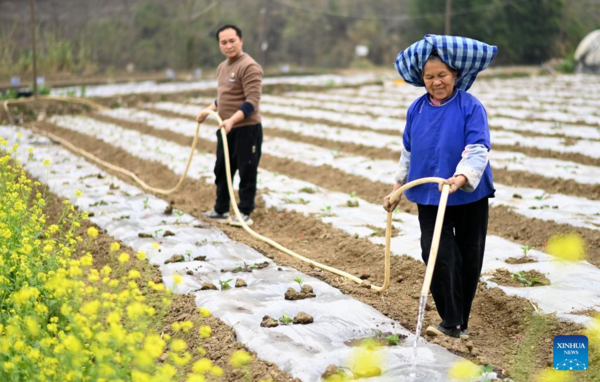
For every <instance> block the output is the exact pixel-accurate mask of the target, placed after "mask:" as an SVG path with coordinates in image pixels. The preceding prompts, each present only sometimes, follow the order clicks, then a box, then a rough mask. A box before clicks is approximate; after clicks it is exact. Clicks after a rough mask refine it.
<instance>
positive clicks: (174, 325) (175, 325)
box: [171, 322, 181, 332]
mask: <svg viewBox="0 0 600 382" xmlns="http://www.w3.org/2000/svg"><path fill="white" fill-rule="evenodd" d="M171 329H173V331H174V332H178V331H180V330H181V324H180V323H179V322H174V323H172V324H171Z"/></svg>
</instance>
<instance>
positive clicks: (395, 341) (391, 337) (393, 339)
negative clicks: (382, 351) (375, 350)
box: [385, 334, 400, 346]
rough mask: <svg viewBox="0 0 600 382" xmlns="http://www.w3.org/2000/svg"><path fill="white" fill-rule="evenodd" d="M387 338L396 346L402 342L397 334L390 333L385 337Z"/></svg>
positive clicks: (391, 344) (390, 343)
mask: <svg viewBox="0 0 600 382" xmlns="http://www.w3.org/2000/svg"><path fill="white" fill-rule="evenodd" d="M385 339H386V341H387V342H388V344H389V345H390V346H396V345H398V344H399V343H400V337H398V336H397V335H395V334H392V335H389V336H387V337H385Z"/></svg>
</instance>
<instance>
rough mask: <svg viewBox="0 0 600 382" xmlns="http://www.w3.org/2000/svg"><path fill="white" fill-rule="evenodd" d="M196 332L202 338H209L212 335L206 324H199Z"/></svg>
mask: <svg viewBox="0 0 600 382" xmlns="http://www.w3.org/2000/svg"><path fill="white" fill-rule="evenodd" d="M198 332H199V333H200V335H201V336H202V337H204V338H209V337H210V336H211V335H212V329H211V328H210V326H208V325H203V326H201V327H200V330H199V331H198Z"/></svg>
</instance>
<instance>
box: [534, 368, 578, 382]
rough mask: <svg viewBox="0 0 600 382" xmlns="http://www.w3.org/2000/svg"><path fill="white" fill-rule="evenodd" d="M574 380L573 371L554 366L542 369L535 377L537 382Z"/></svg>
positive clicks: (569, 381)
mask: <svg viewBox="0 0 600 382" xmlns="http://www.w3.org/2000/svg"><path fill="white" fill-rule="evenodd" d="M573 380H574V379H573V375H572V372H568V371H564V370H554V369H552V368H547V369H544V370H542V371H541V372H540V373H539V374H538V375H537V376H536V378H535V381H536V382H571V381H573Z"/></svg>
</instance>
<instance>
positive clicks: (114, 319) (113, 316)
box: [106, 312, 121, 325]
mask: <svg viewBox="0 0 600 382" xmlns="http://www.w3.org/2000/svg"><path fill="white" fill-rule="evenodd" d="M106 322H107V323H109V324H110V325H114V324H119V323H121V315H120V314H119V313H117V312H110V313H109V314H108V316H106Z"/></svg>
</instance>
